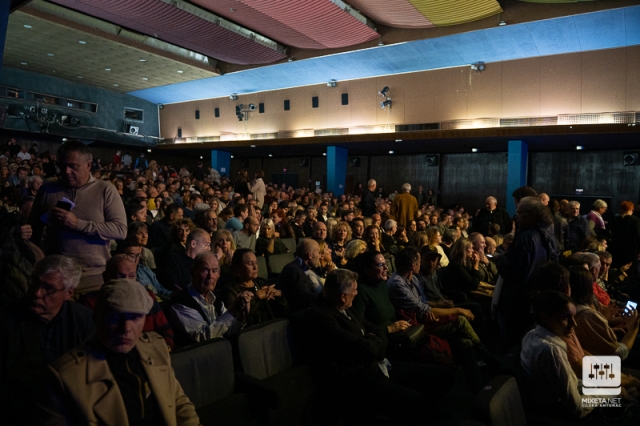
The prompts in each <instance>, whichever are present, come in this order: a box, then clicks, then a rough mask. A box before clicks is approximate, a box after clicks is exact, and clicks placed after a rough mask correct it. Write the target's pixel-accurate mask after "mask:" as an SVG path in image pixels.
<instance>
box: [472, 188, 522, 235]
mask: <svg viewBox="0 0 640 426" xmlns="http://www.w3.org/2000/svg"><path fill="white" fill-rule="evenodd" d="M484 204H485V206H486V208H484V209H481V210H479V211H478V213H477V214H476V218H475V219H474V220H473V230H474V232H479V233H481V234H482V235H484V236H485V237H486V236H487V235H489V228H490V227H491V225H494V224H496V225H499V226H500V234H503V235H504V234H508V233H509V232H511V228H512V227H513V222H512V221H511V217H509V213H507V211H506V210H505V209H503V208H499V207H498V200H497V199H496V197H487V199H486V200H485V201H484Z"/></svg>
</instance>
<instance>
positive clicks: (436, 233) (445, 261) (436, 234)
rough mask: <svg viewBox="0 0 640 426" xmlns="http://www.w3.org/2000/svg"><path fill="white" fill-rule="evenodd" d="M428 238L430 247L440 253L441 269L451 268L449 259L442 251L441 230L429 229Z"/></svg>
mask: <svg viewBox="0 0 640 426" xmlns="http://www.w3.org/2000/svg"><path fill="white" fill-rule="evenodd" d="M427 238H428V240H429V243H428V244H429V247H431V248H434V249H435V250H436V251H437V252H438V253H440V256H441V257H440V267H441V268H446V267H447V266H449V258H448V257H447V255H446V254H445V253H444V250H443V249H442V246H441V245H440V244H442V235H441V234H440V230H439V229H438V228H428V229H427Z"/></svg>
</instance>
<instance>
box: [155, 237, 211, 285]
mask: <svg viewBox="0 0 640 426" xmlns="http://www.w3.org/2000/svg"><path fill="white" fill-rule="evenodd" d="M203 251H211V236H210V235H209V233H208V232H207V231H205V230H204V229H201V228H195V229H193V230H192V231H191V232H190V233H189V236H188V237H187V250H186V251H184V252H177V253H171V254H170V255H169V258H168V259H167V262H165V263H166V266H164V267H163V266H161V265H158V274H157V276H158V280H159V281H160V283H161V284H162V285H163V286H164V287H165V288H167V289H169V290H172V291H178V290H182V289H184V288H187V286H188V285H189V283H190V282H191V278H190V277H191V267H192V266H193V259H195V258H196V256H197V255H198V254H199V253H202V252H203Z"/></svg>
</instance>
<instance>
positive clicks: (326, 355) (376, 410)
mask: <svg viewBox="0 0 640 426" xmlns="http://www.w3.org/2000/svg"><path fill="white" fill-rule="evenodd" d="M357 279H358V275H357V274H356V273H355V272H351V271H348V270H345V269H336V270H335V271H333V272H331V273H330V274H329V276H328V277H327V281H326V284H325V287H324V295H323V297H321V298H320V299H319V300H318V301H317V303H316V304H315V305H314V307H313V308H312V309H311V310H310V311H307V312H305V316H304V318H303V319H301V320H300V322H299V323H298V326H297V327H299V328H296V327H294V338H295V339H296V342H297V343H298V345H299V347H300V348H302V352H303V353H304V354H307V356H308V360H307V361H309V364H310V365H311V366H312V369H313V373H314V378H315V380H316V383H317V386H318V389H319V390H318V395H319V398H321V400H322V404H323V406H327V407H337V408H336V410H338V411H339V412H340V414H341V415H343V416H346V418H348V419H351V420H353V421H354V424H372V423H373V422H374V419H375V418H376V416H377V415H383V416H385V417H386V418H391V419H394V420H399V421H401V422H402V424H416V423H423V422H424V421H425V420H426V419H427V418H432V416H434V415H435V414H436V411H437V404H438V402H439V401H440V400H441V398H443V397H444V395H445V394H446V393H447V392H448V390H449V389H450V387H451V385H452V384H453V378H452V376H451V370H450V369H446V368H442V367H440V366H435V365H420V364H407V363H401V362H393V363H392V364H391V363H389V361H387V360H386V358H385V352H386V347H387V337H386V333H385V332H384V330H382V329H381V328H379V327H376V326H374V325H373V324H371V323H370V322H368V321H366V320H364V319H362V318H361V317H360V316H359V315H358V314H357V312H355V311H354V310H353V309H352V308H351V306H352V302H353V299H354V297H355V296H356V295H357V294H358V284H357ZM389 367H391V368H389ZM435 383H437V384H438V385H437V386H434V384H435ZM347 400H348V401H349V404H348V406H345V404H344V401H347ZM427 412H428V414H426V413H427Z"/></svg>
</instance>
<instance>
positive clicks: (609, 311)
mask: <svg viewBox="0 0 640 426" xmlns="http://www.w3.org/2000/svg"><path fill="white" fill-rule="evenodd" d="M599 311H600V313H601V314H602V315H603V316H604V317H605V318H606V319H607V321H609V320H611V319H613V318H615V317H616V316H618V315H619V314H620V308H619V307H618V304H617V303H609V305H608V306H607V305H603V304H600V309H599Z"/></svg>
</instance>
